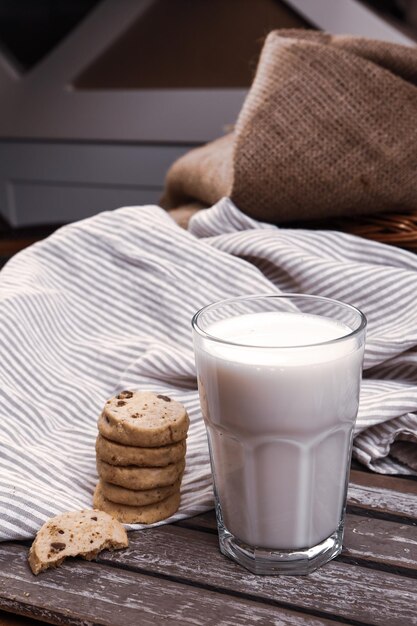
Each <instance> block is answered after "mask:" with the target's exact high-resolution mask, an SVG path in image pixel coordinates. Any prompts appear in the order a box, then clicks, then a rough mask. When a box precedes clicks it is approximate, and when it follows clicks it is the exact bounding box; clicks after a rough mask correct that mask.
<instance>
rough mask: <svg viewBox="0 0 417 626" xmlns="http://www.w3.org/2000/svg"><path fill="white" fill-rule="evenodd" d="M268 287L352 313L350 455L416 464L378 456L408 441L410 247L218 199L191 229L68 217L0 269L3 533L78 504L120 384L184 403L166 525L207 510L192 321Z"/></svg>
mask: <svg viewBox="0 0 417 626" xmlns="http://www.w3.org/2000/svg"><path fill="white" fill-rule="evenodd" d="M280 292H302V293H311V294H320V295H325V296H329V297H332V298H337V299H340V300H343V301H346V302H350V303H351V304H354V305H356V306H358V307H359V308H360V309H362V310H363V311H364V312H365V314H366V315H367V317H368V320H369V330H368V341H367V349H366V356H365V369H366V371H365V380H364V382H363V386H362V393H361V405H360V412H359V417H358V422H357V438H356V440H355V452H354V453H355V454H356V456H357V457H358V458H359V459H360V460H361V461H363V462H364V463H366V464H367V465H368V466H369V467H371V468H373V469H375V470H377V471H382V472H388V473H397V472H400V473H415V470H413V469H412V468H411V467H407V466H406V465H403V464H402V463H400V462H399V461H398V460H395V459H394V458H391V457H390V456H389V455H388V452H389V447H390V445H391V443H392V442H394V441H395V440H396V439H401V438H405V439H407V442H408V443H409V442H410V441H411V442H416V446H417V307H416V294H417V257H415V256H414V255H412V254H411V253H408V252H404V251H402V250H398V249H394V248H391V247H388V246H384V245H382V244H378V243H373V242H369V241H365V240H363V239H359V238H355V237H353V236H350V235H346V234H342V233H336V232H319V231H316V232H312V231H306V230H288V229H279V228H277V227H275V226H272V225H268V224H262V223H258V222H256V221H254V220H252V219H251V218H249V217H247V216H246V215H244V214H242V213H241V212H240V211H239V210H238V209H237V208H236V207H235V206H234V205H233V203H232V202H231V201H230V200H228V199H223V200H221V201H220V202H219V203H218V204H217V205H215V206H214V207H213V208H211V209H208V210H206V211H201V212H199V213H197V214H196V215H195V216H194V217H193V219H192V221H191V224H190V227H189V231H188V232H187V231H185V230H183V229H181V228H180V227H178V226H177V225H176V224H175V222H174V221H173V220H172V219H171V218H170V217H169V215H168V214H167V213H165V212H164V211H163V210H162V209H159V208H158V207H153V206H152V207H150V206H146V207H128V208H123V209H119V210H117V211H113V212H106V213H101V214H100V215H97V216H95V217H93V218H90V219H88V220H85V221H83V222H79V223H76V224H72V225H69V226H65V227H64V228H62V229H60V230H59V231H57V232H56V233H54V234H53V235H52V236H50V237H49V238H48V239H47V240H45V241H42V242H39V243H37V244H35V245H33V246H31V247H30V248H28V249H26V250H24V251H23V252H21V253H19V254H18V255H16V256H15V257H13V259H12V260H11V261H9V263H8V264H7V265H6V266H5V268H4V269H3V270H2V271H1V273H0V328H1V335H0V341H1V359H0V420H1V430H0V464H1V472H0V540H6V539H25V538H30V537H32V536H33V535H34V534H35V532H36V531H37V530H38V528H39V527H40V525H41V524H42V523H43V521H44V520H45V519H46V518H48V517H49V516H51V515H54V514H57V513H59V512H61V511H65V510H69V509H77V508H83V507H90V506H91V504H92V492H93V490H94V486H95V484H96V482H97V474H96V469H95V447H94V443H95V437H96V434H97V427H96V422H97V416H98V415H99V413H100V410H101V408H102V406H103V404H104V402H105V400H106V399H107V398H108V397H110V396H111V395H113V394H114V393H117V392H119V391H120V390H122V389H129V388H130V389H149V390H154V391H158V393H164V394H168V395H171V396H172V397H174V398H175V399H177V400H179V401H181V402H183V403H184V404H185V405H186V407H187V410H188V411H189V414H190V418H191V426H190V432H189V439H188V452H187V469H186V472H185V476H184V482H183V497H182V501H181V507H180V510H179V512H178V513H177V514H176V515H175V516H173V518H171V521H172V520H178V519H181V518H184V517H189V516H192V515H196V514H198V513H201V512H203V511H206V510H208V509H210V508H212V506H213V499H212V487H211V474H210V468H209V459H208V451H207V444H206V436H205V429H204V425H203V422H202V417H201V413H200V408H199V401H198V394H197V391H196V379H195V370H194V358H193V351H192V337H191V327H190V320H191V317H192V315H193V314H194V313H195V311H196V310H197V309H199V308H200V307H202V306H204V305H205V304H207V303H209V302H212V301H216V300H220V299H223V298H225V297H230V296H238V295H245V294H253V293H265V294H266V293H280ZM136 527H139V526H136Z"/></svg>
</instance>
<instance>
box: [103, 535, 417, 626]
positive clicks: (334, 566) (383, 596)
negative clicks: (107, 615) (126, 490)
mask: <svg viewBox="0 0 417 626" xmlns="http://www.w3.org/2000/svg"><path fill="white" fill-rule="evenodd" d="M99 560H100V562H102V563H111V562H112V563H114V564H124V565H126V566H128V567H130V568H132V569H135V568H136V569H137V570H138V571H148V572H152V573H154V574H159V575H161V574H167V573H168V572H169V574H170V576H173V577H176V578H179V579H181V580H188V581H193V582H194V584H200V585H205V586H206V587H207V586H209V587H212V588H216V589H217V588H219V589H223V590H224V591H225V592H235V593H239V594H245V595H246V596H247V597H250V598H251V599H255V598H257V599H259V600H264V601H268V602H271V601H274V602H277V603H280V604H282V605H284V606H287V607H288V608H294V607H300V608H303V609H304V610H307V611H311V612H313V611H315V612H320V613H321V614H324V615H327V616H329V617H330V616H331V615H336V616H339V617H340V618H341V619H351V620H356V621H358V622H362V623H366V624H372V625H374V626H385V625H387V624H389V625H390V626H404V624H407V625H409V626H410V625H411V624H417V615H416V612H415V606H416V604H417V585H416V581H415V580H414V579H412V578H408V577H405V576H398V575H396V574H391V573H387V572H383V571H378V570H373V569H369V568H363V567H359V566H356V565H351V564H347V563H341V562H336V561H333V562H332V563H328V564H327V565H326V566H325V567H323V568H321V569H319V570H318V571H316V572H314V573H313V574H310V575H309V576H308V577H304V576H301V577H294V576H279V577H277V576H255V575H253V574H250V573H249V572H247V571H246V570H244V569H243V568H242V567H240V566H238V565H236V564H235V563H233V562H232V561H230V560H229V559H227V558H225V557H223V556H222V555H221V554H220V552H219V549H218V541H217V537H216V535H215V534H212V533H203V532H199V531H192V530H189V529H185V528H181V527H178V526H172V525H171V526H168V525H167V526H161V527H159V528H152V529H149V530H144V531H139V532H136V533H132V534H131V535H130V547H129V549H128V550H125V551H123V552H120V553H118V554H116V553H113V554H110V553H103V554H102V555H101V556H100V557H99Z"/></svg>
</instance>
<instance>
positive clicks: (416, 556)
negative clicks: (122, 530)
mask: <svg viewBox="0 0 417 626" xmlns="http://www.w3.org/2000/svg"><path fill="white" fill-rule="evenodd" d="M176 525H177V526H181V527H182V528H191V529H197V530H198V529H201V530H210V531H213V532H216V530H217V528H216V516H215V514H214V511H210V512H209V513H203V514H202V515H197V516H196V517H190V518H189V519H186V520H181V521H180V522H177V523H176ZM343 546H344V547H343V555H344V556H348V557H349V558H354V559H358V560H359V561H366V562H369V563H379V564H383V565H386V566H391V567H393V568H405V569H407V570H410V571H411V572H413V571H415V572H417V529H416V528H415V526H411V525H409V524H399V523H397V522H387V521H385V520H380V519H375V518H372V517H363V516H361V515H352V514H348V515H347V516H346V527H345V536H344V540H343Z"/></svg>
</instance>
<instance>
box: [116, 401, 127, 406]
mask: <svg viewBox="0 0 417 626" xmlns="http://www.w3.org/2000/svg"><path fill="white" fill-rule="evenodd" d="M125 404H126V402H125V401H124V400H119V402H118V403H117V406H124V405H125Z"/></svg>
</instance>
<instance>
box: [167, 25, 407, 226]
mask: <svg viewBox="0 0 417 626" xmlns="http://www.w3.org/2000/svg"><path fill="white" fill-rule="evenodd" d="M222 196H230V197H231V198H232V199H233V200H234V202H235V203H236V204H237V206H238V207H239V208H240V209H241V210H242V211H244V212H246V213H247V214H249V215H251V216H252V217H255V218H257V219H262V220H267V221H273V222H278V223H279V222H286V221H293V220H305V219H318V218H323V217H330V216H344V215H350V216H352V215H357V214H364V213H368V214H371V213H376V212H383V211H400V210H409V209H417V48H408V47H405V46H399V45H395V44H389V43H384V42H378V41H370V40H366V39H358V38H353V37H347V36H331V35H326V34H324V33H318V32H314V31H302V30H292V31H287V30H285V31H282V30H281V31H273V32H271V33H270V34H269V35H268V37H267V39H266V41H265V45H264V48H263V50H262V54H261V58H260V61H259V65H258V69H257V73H256V76H255V80H254V82H253V85H252V87H251V89H250V91H249V94H248V96H247V98H246V101H245V103H244V105H243V107H242V110H241V112H240V115H239V118H238V120H237V123H236V127H235V130H234V132H233V133H231V134H229V135H227V136H225V137H222V138H221V139H218V140H216V141H214V142H211V143H209V144H207V145H206V146H203V147H202V148H198V149H196V150H193V151H191V152H190V153H188V154H186V155H185V156H184V157H182V158H181V159H179V160H178V161H177V162H176V163H174V165H173V166H172V168H171V169H170V171H169V172H168V175H167V181H166V191H165V195H164V199H163V205H164V206H165V207H167V208H173V207H178V206H180V205H183V204H186V203H188V202H191V201H199V202H201V203H205V204H206V205H210V204H213V203H214V202H216V201H217V200H218V199H219V198H220V197H222Z"/></svg>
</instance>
